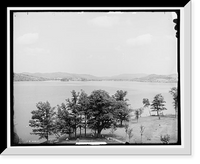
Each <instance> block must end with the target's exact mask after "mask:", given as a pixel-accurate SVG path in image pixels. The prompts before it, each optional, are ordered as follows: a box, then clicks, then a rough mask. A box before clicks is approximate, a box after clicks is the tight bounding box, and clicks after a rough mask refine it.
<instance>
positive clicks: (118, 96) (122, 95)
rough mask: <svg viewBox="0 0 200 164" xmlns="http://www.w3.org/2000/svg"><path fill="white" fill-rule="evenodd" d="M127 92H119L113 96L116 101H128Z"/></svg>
mask: <svg viewBox="0 0 200 164" xmlns="http://www.w3.org/2000/svg"><path fill="white" fill-rule="evenodd" d="M127 93H128V92H127V91H123V90H117V92H116V93H115V94H114V95H113V96H112V97H113V98H114V99H115V100H116V101H128V99H127V98H125V97H126V95H127Z"/></svg>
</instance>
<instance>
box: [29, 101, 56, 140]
mask: <svg viewBox="0 0 200 164" xmlns="http://www.w3.org/2000/svg"><path fill="white" fill-rule="evenodd" d="M36 107H37V110H33V111H32V112H31V113H32V119H31V120H30V121H29V126H30V127H33V128H34V129H32V130H33V133H31V134H35V135H39V136H40V138H39V139H42V138H46V139H47V141H48V136H49V135H51V134H53V131H54V128H55V126H54V125H55V123H54V122H55V114H56V113H55V112H54V109H55V108H54V107H53V108H52V107H51V106H50V103H49V102H48V101H47V102H39V103H37V104H36Z"/></svg>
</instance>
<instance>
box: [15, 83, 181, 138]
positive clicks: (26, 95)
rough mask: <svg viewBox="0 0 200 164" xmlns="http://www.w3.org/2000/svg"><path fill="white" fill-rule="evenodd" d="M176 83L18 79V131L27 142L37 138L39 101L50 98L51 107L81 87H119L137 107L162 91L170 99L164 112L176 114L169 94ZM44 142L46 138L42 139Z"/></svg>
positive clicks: (110, 89)
mask: <svg viewBox="0 0 200 164" xmlns="http://www.w3.org/2000/svg"><path fill="white" fill-rule="evenodd" d="M176 85H177V84H175V83H144V82H132V81H69V82H61V81H42V82H41V81H28V82H27V81H26V82H14V111H15V116H14V122H15V124H16V131H17V134H18V135H19V137H20V138H21V139H22V140H23V141H28V140H32V141H37V140H38V138H39V137H38V136H36V135H30V133H31V132H32V128H31V127H29V120H30V119H31V111H32V110H36V109H37V108H36V103H38V102H39V101H42V102H46V101H48V102H49V103H50V104H51V106H52V107H53V106H57V105H58V104H59V105H60V104H61V103H65V102H66V101H65V100H66V99H67V98H71V91H72V90H75V91H76V92H80V91H81V89H82V90H84V91H85V92H86V93H87V94H90V93H91V92H92V91H93V90H97V89H102V90H105V91H107V92H108V93H109V94H110V95H113V94H115V92H116V91H117V90H124V91H127V92H128V94H127V98H128V99H129V101H128V103H129V104H130V106H131V107H132V108H133V109H137V108H140V107H142V106H143V104H142V100H143V98H148V99H149V100H150V102H151V101H152V100H153V97H154V96H155V95H156V94H158V93H161V94H162V95H163V96H164V99H165V101H166V108H167V110H166V111H164V112H163V113H165V114H174V113H175V112H174V108H173V104H172V102H173V98H172V96H171V94H170V93H169V90H170V88H172V87H176ZM148 115H149V109H146V110H145V111H144V113H143V115H142V116H148ZM41 141H42V140H41Z"/></svg>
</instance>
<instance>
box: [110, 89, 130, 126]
mask: <svg viewBox="0 0 200 164" xmlns="http://www.w3.org/2000/svg"><path fill="white" fill-rule="evenodd" d="M126 95H127V91H123V90H117V92H116V93H115V94H114V95H113V96H112V97H113V98H114V100H116V101H114V108H115V118H116V120H119V121H120V125H121V126H122V122H123V121H128V120H129V113H130V110H129V109H128V104H127V102H126V101H128V99H126V98H125V97H126Z"/></svg>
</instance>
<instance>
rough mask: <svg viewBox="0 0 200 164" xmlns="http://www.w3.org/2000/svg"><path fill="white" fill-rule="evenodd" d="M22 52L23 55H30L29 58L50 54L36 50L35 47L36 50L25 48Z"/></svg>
mask: <svg viewBox="0 0 200 164" xmlns="http://www.w3.org/2000/svg"><path fill="white" fill-rule="evenodd" d="M23 51H24V54H26V55H31V56H33V55H46V54H48V53H50V51H49V50H46V49H44V48H38V47H36V48H30V47H26V48H24V50H23Z"/></svg>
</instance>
